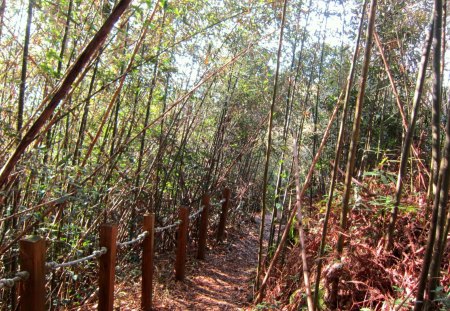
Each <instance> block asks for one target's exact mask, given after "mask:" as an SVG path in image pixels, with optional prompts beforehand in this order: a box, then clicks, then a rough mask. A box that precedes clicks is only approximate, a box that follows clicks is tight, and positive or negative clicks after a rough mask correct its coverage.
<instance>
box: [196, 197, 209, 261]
mask: <svg viewBox="0 0 450 311" xmlns="http://www.w3.org/2000/svg"><path fill="white" fill-rule="evenodd" d="M209 202H210V198H209V195H207V194H204V195H203V197H202V207H203V211H202V215H201V218H200V228H199V230H198V253H197V258H198V259H205V253H206V239H207V237H208V217H209V204H210V203H209Z"/></svg>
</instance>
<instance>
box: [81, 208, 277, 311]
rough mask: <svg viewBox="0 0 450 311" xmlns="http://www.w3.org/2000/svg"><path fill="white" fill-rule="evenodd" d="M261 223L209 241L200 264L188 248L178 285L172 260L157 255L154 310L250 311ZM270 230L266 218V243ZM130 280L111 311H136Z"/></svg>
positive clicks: (134, 280)
mask: <svg viewBox="0 0 450 311" xmlns="http://www.w3.org/2000/svg"><path fill="white" fill-rule="evenodd" d="M260 223H261V222H260V217H259V215H256V216H255V217H254V219H253V220H249V221H247V222H242V223H240V224H238V225H237V226H236V228H228V229H227V231H226V239H225V241H224V242H223V243H221V244H216V243H215V242H214V241H213V240H214V239H213V238H210V239H209V240H210V241H209V242H210V244H208V251H207V256H206V260H204V261H199V260H197V259H196V258H195V255H196V249H195V248H192V249H191V252H190V253H189V255H188V260H187V264H186V279H185V280H184V281H183V282H177V281H175V277H174V271H173V263H174V260H175V255H174V254H173V253H166V254H160V255H157V256H156V258H155V260H156V262H157V265H156V267H155V269H156V270H155V277H154V278H155V280H154V294H153V307H154V310H250V309H251V308H250V306H251V303H252V296H253V281H254V278H255V276H256V264H257V260H258V233H259V227H260ZM269 226H270V215H268V216H266V226H265V228H266V230H265V235H266V238H267V236H268V232H269ZM130 279H131V280H130V282H128V284H124V283H121V284H120V285H119V286H117V287H116V293H115V310H121V311H134V310H139V309H140V308H139V307H140V277H139V275H135V276H132V277H131V278H130ZM85 307H87V306H85Z"/></svg>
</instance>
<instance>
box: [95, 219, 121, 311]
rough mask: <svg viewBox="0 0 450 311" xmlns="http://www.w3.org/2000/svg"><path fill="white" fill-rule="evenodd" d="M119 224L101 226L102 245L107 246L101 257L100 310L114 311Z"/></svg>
mask: <svg viewBox="0 0 450 311" xmlns="http://www.w3.org/2000/svg"><path fill="white" fill-rule="evenodd" d="M116 243H117V225H112V224H104V225H101V226H100V247H106V248H107V249H108V250H107V252H106V254H104V255H102V256H101V257H100V258H99V266H100V269H99V270H100V271H99V282H98V283H99V292H98V298H99V300H98V310H99V311H112V310H113V307H114V281H115V269H116V251H117V244H116Z"/></svg>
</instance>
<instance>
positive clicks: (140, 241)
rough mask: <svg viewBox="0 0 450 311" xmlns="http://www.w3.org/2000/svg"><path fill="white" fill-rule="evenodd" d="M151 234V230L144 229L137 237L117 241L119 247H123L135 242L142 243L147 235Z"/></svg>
mask: <svg viewBox="0 0 450 311" xmlns="http://www.w3.org/2000/svg"><path fill="white" fill-rule="evenodd" d="M149 234H150V232H148V231H144V232H142V233H141V234H139V235H138V236H137V237H136V238H135V239H132V240H129V241H125V242H119V243H117V247H119V248H122V247H125V246H130V245H133V244H140V243H142V241H144V239H145V237H147V236H148V235H149Z"/></svg>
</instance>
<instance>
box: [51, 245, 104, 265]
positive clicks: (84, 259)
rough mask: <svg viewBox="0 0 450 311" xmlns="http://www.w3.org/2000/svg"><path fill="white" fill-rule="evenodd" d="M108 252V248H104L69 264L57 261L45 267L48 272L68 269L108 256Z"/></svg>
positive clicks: (68, 262)
mask: <svg viewBox="0 0 450 311" xmlns="http://www.w3.org/2000/svg"><path fill="white" fill-rule="evenodd" d="M107 251H108V249H107V248H106V247H102V248H100V249H99V250H95V251H94V252H92V254H91V255H88V256H86V257H81V258H78V259H75V260H72V261H67V262H63V263H57V262H55V261H50V262H46V263H45V267H46V268H47V270H49V271H51V270H56V269H58V268H67V267H71V266H75V265H78V264H80V263H82V262H85V261H89V260H93V259H97V258H99V257H100V256H101V255H103V254H106V252H107Z"/></svg>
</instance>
